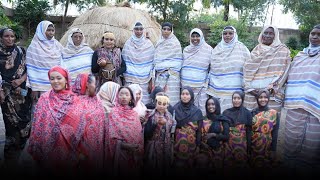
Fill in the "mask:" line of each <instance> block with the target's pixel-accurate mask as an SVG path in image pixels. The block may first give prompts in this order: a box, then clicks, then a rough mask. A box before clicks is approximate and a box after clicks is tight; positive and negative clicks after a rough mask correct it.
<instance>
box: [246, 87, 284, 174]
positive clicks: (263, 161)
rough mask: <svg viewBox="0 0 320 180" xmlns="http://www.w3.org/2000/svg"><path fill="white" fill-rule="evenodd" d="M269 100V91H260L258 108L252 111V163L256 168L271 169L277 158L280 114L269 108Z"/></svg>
mask: <svg viewBox="0 0 320 180" xmlns="http://www.w3.org/2000/svg"><path fill="white" fill-rule="evenodd" d="M269 100H270V93H269V91H268V90H260V91H259V92H258V94H257V102H258V108H256V109H254V110H253V111H252V116H253V119H252V132H253V134H252V144H251V149H252V151H251V162H252V166H253V167H254V168H263V167H269V168H270V167H271V165H272V163H273V161H274V160H275V157H276V149H277V139H278V130H279V124H280V121H279V113H278V112H277V111H276V110H274V109H270V108H269V106H268V103H269ZM262 170H263V169H262Z"/></svg>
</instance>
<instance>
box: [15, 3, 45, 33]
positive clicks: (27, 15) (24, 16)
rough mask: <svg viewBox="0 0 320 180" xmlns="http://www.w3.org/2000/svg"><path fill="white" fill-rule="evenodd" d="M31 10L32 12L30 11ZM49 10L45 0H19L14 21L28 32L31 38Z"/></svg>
mask: <svg viewBox="0 0 320 180" xmlns="http://www.w3.org/2000/svg"><path fill="white" fill-rule="evenodd" d="M31 9H32V10H31ZM50 9H51V7H50V6H49V3H48V1H47V0H19V1H18V5H17V7H16V9H15V14H14V20H15V21H16V22H18V23H20V24H21V25H23V26H24V27H25V29H27V30H28V36H29V37H31V36H32V35H33V34H32V33H31V32H35V30H36V28H37V25H38V23H39V22H41V21H42V20H43V19H45V17H46V13H47V12H48V11H49V10H50Z"/></svg>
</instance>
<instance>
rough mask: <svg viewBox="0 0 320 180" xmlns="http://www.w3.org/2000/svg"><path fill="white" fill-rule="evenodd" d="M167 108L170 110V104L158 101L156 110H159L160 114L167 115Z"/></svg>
mask: <svg viewBox="0 0 320 180" xmlns="http://www.w3.org/2000/svg"><path fill="white" fill-rule="evenodd" d="M167 108H168V103H166V102H161V101H157V104H156V109H157V111H158V112H160V113H165V112H166V110H167Z"/></svg>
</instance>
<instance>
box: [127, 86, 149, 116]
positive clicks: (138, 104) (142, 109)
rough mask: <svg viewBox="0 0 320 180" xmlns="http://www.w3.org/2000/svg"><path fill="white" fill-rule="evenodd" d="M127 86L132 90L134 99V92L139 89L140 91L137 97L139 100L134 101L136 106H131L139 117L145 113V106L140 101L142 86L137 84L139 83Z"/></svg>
mask: <svg viewBox="0 0 320 180" xmlns="http://www.w3.org/2000/svg"><path fill="white" fill-rule="evenodd" d="M129 88H130V89H131V90H132V92H133V97H134V99H135V100H137V97H136V94H137V93H138V92H139V91H140V92H141V98H140V99H139V101H136V107H134V108H133V110H135V111H136V112H137V113H138V114H139V116H140V117H144V116H145V115H146V111H147V108H146V106H145V105H144V104H143V103H142V102H141V100H142V96H143V94H142V88H141V87H140V86H139V84H131V85H129Z"/></svg>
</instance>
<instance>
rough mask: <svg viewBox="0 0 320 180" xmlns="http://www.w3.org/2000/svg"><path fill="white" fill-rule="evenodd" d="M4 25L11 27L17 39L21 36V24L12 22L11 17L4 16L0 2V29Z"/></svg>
mask: <svg viewBox="0 0 320 180" xmlns="http://www.w3.org/2000/svg"><path fill="white" fill-rule="evenodd" d="M0 3H1V2H0ZM5 27H8V28H11V29H12V30H14V32H15V34H16V37H17V38H18V39H20V38H22V31H23V28H22V26H21V25H20V24H19V23H17V22H14V21H12V20H11V19H9V18H8V17H7V16H6V14H5V13H4V9H3V7H2V4H0V29H2V28H5Z"/></svg>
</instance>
